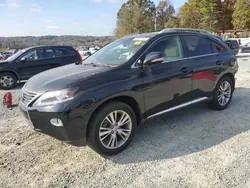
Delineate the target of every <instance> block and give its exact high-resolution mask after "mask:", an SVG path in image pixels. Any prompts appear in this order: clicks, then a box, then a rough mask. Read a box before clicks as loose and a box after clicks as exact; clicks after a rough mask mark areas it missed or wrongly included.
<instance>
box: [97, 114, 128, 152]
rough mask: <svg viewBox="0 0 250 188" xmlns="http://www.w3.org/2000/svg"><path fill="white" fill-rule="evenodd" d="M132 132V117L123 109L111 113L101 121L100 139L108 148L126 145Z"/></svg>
mask: <svg viewBox="0 0 250 188" xmlns="http://www.w3.org/2000/svg"><path fill="white" fill-rule="evenodd" d="M131 132H132V119H131V117H130V116H129V115H128V113H126V112H125V111H123V110H116V111H113V112H111V113H109V114H108V115H107V116H106V117H105V118H104V120H103V121H102V123H101V126H100V129H99V139H100V142H101V144H102V145H103V146H104V147H105V148H107V149H117V148H119V147H121V146H122V145H124V144H125V143H126V141H127V140H128V139H129V137H130V135H131Z"/></svg>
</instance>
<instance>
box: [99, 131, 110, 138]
mask: <svg viewBox="0 0 250 188" xmlns="http://www.w3.org/2000/svg"><path fill="white" fill-rule="evenodd" d="M110 133H111V130H109V131H103V132H101V133H100V137H102V136H105V135H107V134H110Z"/></svg>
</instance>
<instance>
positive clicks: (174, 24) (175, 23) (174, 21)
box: [165, 17, 180, 28]
mask: <svg viewBox="0 0 250 188" xmlns="http://www.w3.org/2000/svg"><path fill="white" fill-rule="evenodd" d="M178 27H180V23H179V19H178V18H177V17H172V18H170V19H169V20H168V21H167V22H166V23H165V28H178Z"/></svg>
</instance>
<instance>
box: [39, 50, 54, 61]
mask: <svg viewBox="0 0 250 188" xmlns="http://www.w3.org/2000/svg"><path fill="white" fill-rule="evenodd" d="M37 54H38V57H39V59H47V58H53V57H55V54H54V52H53V50H52V49H50V48H47V49H45V48H40V49H37Z"/></svg>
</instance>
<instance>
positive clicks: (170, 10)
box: [156, 1, 175, 31]
mask: <svg viewBox="0 0 250 188" xmlns="http://www.w3.org/2000/svg"><path fill="white" fill-rule="evenodd" d="M174 14H175V9H174V7H173V6H172V5H171V4H169V3H168V2H167V1H160V2H159V5H158V6H157V7H156V18H157V23H156V26H157V28H156V30H158V31H160V30H162V29H164V28H165V24H166V23H167V22H171V21H170V20H171V19H172V18H173V17H174ZM172 21H173V20H172ZM169 24H170V23H169Z"/></svg>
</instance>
